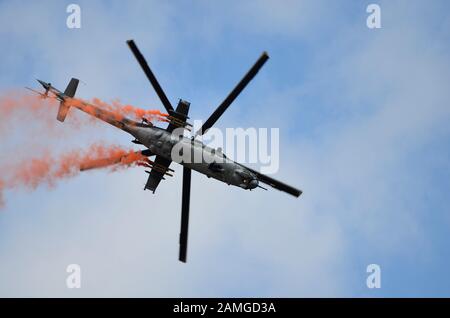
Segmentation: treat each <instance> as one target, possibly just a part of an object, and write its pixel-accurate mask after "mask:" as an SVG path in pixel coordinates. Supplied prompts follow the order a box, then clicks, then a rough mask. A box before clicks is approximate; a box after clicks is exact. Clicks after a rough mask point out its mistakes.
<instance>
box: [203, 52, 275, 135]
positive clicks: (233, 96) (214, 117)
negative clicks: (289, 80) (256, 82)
mask: <svg viewBox="0 0 450 318" xmlns="http://www.w3.org/2000/svg"><path fill="white" fill-rule="evenodd" d="M268 59H269V55H267V52H263V53H262V54H261V56H260V57H259V59H258V60H257V61H256V63H255V64H254V65H253V66H252V68H251V69H250V70H249V71H248V72H247V74H245V76H244V77H243V78H242V79H241V81H240V82H239V83H238V84H237V85H236V87H235V88H234V89H233V90H232V91H231V92H230V94H229V95H228V96H227V98H225V99H224V101H223V102H222V104H220V105H219V107H217V109H216V110H215V111H214V113H212V115H211V116H210V117H209V118H208V119H207V120H206V122H205V123H204V124H203V126H202V127H201V128H200V129H199V130H198V131H197V132H196V134H195V137H196V136H199V135H203V134H204V133H205V132H206V131H207V130H208V129H209V128H211V127H212V126H213V125H214V124H215V123H216V121H217V120H218V119H219V118H220V116H222V114H223V113H224V112H225V111H226V110H227V108H228V107H229V106H230V105H231V103H232V102H233V101H234V100H235V99H236V97H238V95H239V94H240V93H241V92H242V90H243V89H244V88H245V87H246V86H247V84H248V83H249V82H250V81H251V80H252V79H253V77H255V75H256V74H257V73H258V71H259V70H260V68H261V67H262V66H263V65H264V63H266V61H267V60H268Z"/></svg>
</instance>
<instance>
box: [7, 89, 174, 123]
mask: <svg viewBox="0 0 450 318" xmlns="http://www.w3.org/2000/svg"><path fill="white" fill-rule="evenodd" d="M67 103H69V104H70V105H72V106H76V105H78V106H82V107H83V108H84V109H85V111H86V112H88V113H89V114H95V111H94V108H93V107H92V106H91V105H89V104H92V105H94V106H97V107H99V108H102V109H105V110H108V111H110V112H111V113H113V114H114V115H115V116H116V119H117V120H121V119H123V118H124V117H130V118H131V119H134V120H138V121H140V120H141V119H142V118H145V119H146V120H148V121H167V119H166V117H167V114H165V113H162V112H161V111H159V110H153V109H142V108H139V107H135V106H132V105H129V104H122V103H120V102H119V100H117V99H116V100H114V101H113V102H112V103H106V102H104V101H102V100H100V99H99V98H93V99H92V100H91V101H83V100H82V99H77V98H73V99H68V100H67ZM58 107H59V102H58V101H57V100H55V99H53V98H47V99H43V98H42V97H40V96H38V95H30V94H28V93H26V92H21V91H9V92H4V93H3V94H2V95H0V119H1V121H0V131H1V130H3V128H4V126H6V125H8V124H10V123H11V122H12V121H13V120H20V119H25V120H38V121H39V122H40V123H44V124H45V125H46V127H51V128H54V127H56V124H57V122H56V119H55V117H56V113H57V110H58ZM69 117H73V116H70V113H69ZM73 120H74V119H72V122H73ZM75 121H76V122H75V125H76V126H77V128H80V127H81V125H80V122H78V121H77V119H76V118H75ZM89 122H95V119H93V120H91V121H89Z"/></svg>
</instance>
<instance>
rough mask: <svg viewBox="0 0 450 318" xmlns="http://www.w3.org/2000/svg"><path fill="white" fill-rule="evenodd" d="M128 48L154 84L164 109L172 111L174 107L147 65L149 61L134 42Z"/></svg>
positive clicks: (131, 41) (128, 42)
mask: <svg viewBox="0 0 450 318" xmlns="http://www.w3.org/2000/svg"><path fill="white" fill-rule="evenodd" d="M127 44H128V46H129V47H130V49H131V51H132V52H133V54H134V56H135V57H136V59H137V61H138V62H139V65H141V67H142V70H143V71H144V73H145V75H147V78H148V80H149V81H150V83H151V84H152V86H153V88H154V89H155V91H156V94H158V97H159V99H160V100H161V102H162V103H163V105H164V107H165V108H166V110H167V112H169V111H172V110H173V107H172V105H171V104H170V102H169V99H168V98H167V96H166V94H165V93H164V91H163V90H162V88H161V86H160V85H159V83H158V80H157V79H156V77H155V75H154V74H153V72H152V70H151V69H150V67H149V66H148V64H147V61H146V60H145V58H144V56H143V55H142V53H141V52H140V51H139V49H138V48H137V46H136V44H135V43H134V41H133V40H128V41H127Z"/></svg>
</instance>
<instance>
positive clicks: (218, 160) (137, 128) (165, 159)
mask: <svg viewBox="0 0 450 318" xmlns="http://www.w3.org/2000/svg"><path fill="white" fill-rule="evenodd" d="M127 44H128V46H129V48H130V49H131V51H132V53H133V54H134V56H135V58H136V59H137V61H138V63H139V65H140V66H141V68H142V70H143V71H144V73H145V75H146V76H147V78H148V80H149V81H150V84H151V85H152V86H153V88H154V90H155V91H156V93H157V95H158V97H159V99H160V100H161V102H162V104H163V106H164V108H165V109H166V111H167V113H168V116H167V121H168V123H169V124H168V125H167V127H166V128H161V127H156V126H155V125H153V124H152V123H151V122H149V121H146V120H143V121H142V122H137V121H134V120H131V119H128V118H125V117H123V118H118V117H117V115H115V114H114V113H112V112H111V111H109V110H107V109H103V108H101V107H98V106H96V105H91V104H87V103H86V102H84V101H83V102H77V103H74V102H73V101H74V100H76V99H75V98H74V96H75V92H76V90H77V87H78V83H79V80H78V79H76V78H72V79H71V80H70V82H69V84H68V86H67V87H66V89H65V90H64V92H61V91H60V90H58V89H56V88H55V87H53V86H52V85H51V84H50V83H46V82H44V81H41V80H38V82H39V83H40V84H41V85H42V86H43V87H44V89H45V92H44V93H40V92H37V93H38V94H39V95H41V97H43V98H49V97H51V98H55V99H57V100H59V101H60V106H59V109H58V114H57V120H59V121H61V122H63V121H64V120H65V118H66V115H67V113H68V110H69V108H70V107H75V108H78V109H80V110H82V111H84V112H87V113H88V114H89V115H92V116H95V117H97V118H98V119H100V120H103V121H105V122H107V123H109V124H111V125H113V126H115V127H117V128H119V129H121V130H124V131H126V132H127V133H129V134H131V135H132V136H133V137H134V138H135V139H134V140H132V142H134V143H136V144H140V145H143V146H145V147H146V148H147V149H145V150H142V151H139V152H140V153H141V154H142V155H144V156H147V157H151V156H155V158H154V160H152V161H151V160H149V161H148V167H150V168H151V170H150V171H146V172H147V173H148V174H149V176H148V179H147V182H146V184H145V187H144V190H151V191H152V192H153V193H154V192H155V190H156V188H157V187H158V185H159V183H160V182H161V180H163V179H165V178H164V177H165V176H172V173H173V170H172V169H171V168H170V167H169V166H170V164H171V163H172V161H175V162H177V163H179V164H181V165H183V191H182V203H181V229H180V238H179V240H180V241H179V244H180V249H179V260H180V261H181V262H184V263H185V262H186V258H187V243H188V227H189V201H190V192H191V171H192V170H195V171H197V172H199V173H201V174H204V175H206V176H208V177H211V178H215V179H217V180H219V181H222V182H224V183H226V184H228V185H234V186H237V187H240V188H243V189H246V190H252V189H255V188H257V187H259V188H262V189H265V188H263V187H262V186H261V185H260V183H264V184H267V185H270V186H271V187H273V188H275V189H278V190H281V191H284V192H286V193H288V194H291V195H293V196H295V197H299V196H300V195H301V194H302V191H301V190H298V189H296V188H294V187H291V186H289V185H287V184H285V183H282V182H280V181H278V180H275V179H273V178H271V177H269V176H267V175H264V174H261V173H259V172H258V171H255V170H253V169H250V168H248V167H246V166H244V165H242V164H240V163H238V162H235V161H233V160H231V159H229V158H228V157H226V155H225V154H224V153H223V152H222V151H216V150H215V149H212V148H210V147H207V146H206V145H205V144H203V143H202V142H201V141H198V140H196V138H197V137H198V136H201V135H203V134H205V133H206V132H207V131H208V129H210V128H211V127H212V126H213V125H214V124H215V123H216V122H217V120H218V119H219V118H220V116H222V114H223V113H224V112H225V110H227V108H228V107H229V106H230V105H231V103H232V102H233V101H234V100H235V99H236V97H237V96H238V95H239V94H240V93H241V92H242V90H243V89H244V88H245V87H246V86H247V84H248V83H249V82H250V81H251V80H252V79H253V78H254V77H255V75H256V74H257V73H258V71H259V70H260V69H261V67H262V66H263V65H264V63H265V62H266V61H267V60H268V59H269V56H268V55H267V53H266V52H263V53H262V55H261V56H260V57H259V59H258V60H257V61H256V63H255V64H254V65H253V66H252V67H251V68H250V70H249V71H248V72H247V73H246V74H245V76H244V77H243V78H242V79H241V81H240V82H239V83H238V84H237V85H236V87H235V88H234V89H233V90H232V91H231V92H230V93H229V94H228V96H227V97H226V98H225V99H224V100H223V102H222V103H221V104H220V105H219V106H218V107H217V109H216V110H215V111H214V112H213V113H212V114H211V116H210V117H209V118H208V119H207V120H206V121H205V122H204V124H203V125H202V126H201V127H200V129H199V130H198V131H197V132H196V133H195V135H194V136H193V137H191V138H188V137H185V136H184V131H185V130H188V131H190V130H191V129H192V125H191V124H189V123H188V122H187V119H188V118H189V117H188V113H189V107H190V103H189V102H187V101H185V100H182V99H180V100H179V102H178V105H177V107H176V108H175V109H174V108H173V106H172V104H171V103H170V101H169V99H168V98H167V96H166V94H165V93H164V91H163V89H162V88H161V86H160V84H159V83H158V80H157V79H156V77H155V75H154V74H153V72H152V70H151V69H150V67H149V65H148V64H147V62H146V60H145V58H144V56H143V55H142V54H141V52H140V51H139V49H138V48H137V46H136V44H135V43H134V41H133V40H129V41H127ZM49 93H50V94H51V96H49ZM85 106H88V108H89V111H87V110H86V109H87V108H86V107H85ZM180 146H181V147H180ZM174 147H178V149H180V152H181V153H182V152H184V153H190V155H191V156H190V158H201V160H200V161H195V160H194V161H192V160H184V159H181V160H179V158H178V157H177V160H175V159H174V155H173V154H174V152H173V150H174ZM182 158H185V157H182ZM265 190H267V189H265Z"/></svg>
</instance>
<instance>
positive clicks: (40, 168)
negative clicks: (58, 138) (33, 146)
mask: <svg viewBox="0 0 450 318" xmlns="http://www.w3.org/2000/svg"><path fill="white" fill-rule="evenodd" d="M146 160H147V157H145V156H144V155H142V154H141V153H140V152H135V151H132V150H126V149H123V148H122V147H119V146H104V145H99V144H94V145H92V146H90V147H89V148H88V149H86V150H76V151H71V152H69V153H65V154H63V155H60V156H58V157H54V156H51V155H50V154H48V153H47V154H44V155H43V156H41V157H39V158H31V159H28V160H25V161H22V162H16V163H15V164H13V165H10V166H9V167H0V173H1V176H2V179H0V206H1V205H2V204H3V201H2V198H3V196H2V194H3V191H4V190H6V189H15V188H28V189H35V188H36V187H38V186H39V185H41V184H46V185H48V186H50V187H52V186H54V185H55V184H56V182H57V181H59V180H62V179H67V178H70V177H74V176H76V175H77V174H78V173H79V172H80V171H82V170H86V169H95V168H106V167H111V170H112V171H116V170H117V169H119V168H125V167H130V166H133V165H138V164H140V163H142V162H146Z"/></svg>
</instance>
